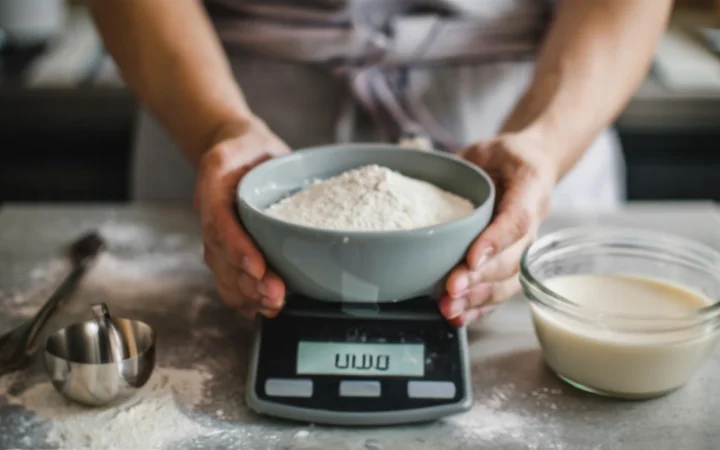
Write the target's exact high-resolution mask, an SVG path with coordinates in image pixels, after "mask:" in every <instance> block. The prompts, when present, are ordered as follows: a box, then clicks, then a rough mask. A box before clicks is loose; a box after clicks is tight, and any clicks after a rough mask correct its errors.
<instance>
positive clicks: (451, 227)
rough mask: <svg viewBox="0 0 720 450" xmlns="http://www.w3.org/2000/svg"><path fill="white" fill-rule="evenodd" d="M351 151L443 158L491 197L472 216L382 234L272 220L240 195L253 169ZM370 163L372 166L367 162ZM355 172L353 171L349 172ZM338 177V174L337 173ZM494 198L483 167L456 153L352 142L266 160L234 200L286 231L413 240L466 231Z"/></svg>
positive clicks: (243, 181) (490, 183) (492, 203)
mask: <svg viewBox="0 0 720 450" xmlns="http://www.w3.org/2000/svg"><path fill="white" fill-rule="evenodd" d="M350 149H352V151H365V150H368V151H369V150H382V149H385V150H387V151H394V152H397V151H399V152H405V153H407V154H422V155H424V157H430V158H442V159H445V160H447V161H451V162H452V163H453V164H459V165H462V166H465V167H466V168H468V169H470V170H472V171H473V172H475V173H476V174H477V175H479V176H480V178H482V179H483V180H484V181H485V183H486V184H487V186H488V195H487V198H486V199H485V201H484V202H482V203H480V204H479V205H476V206H475V207H474V209H473V210H472V212H471V213H470V214H467V215H465V216H463V217H460V218H459V219H453V220H450V221H447V222H442V223H439V224H435V225H429V226H425V227H421V228H411V229H408V230H388V231H379V230H368V231H363V230H336V229H326V228H315V227H310V226H307V225H300V224H295V223H291V222H286V221H284V220H280V219H277V218H275V217H272V216H270V215H268V214H266V213H265V211H263V210H262V209H260V208H257V207H256V206H254V205H251V204H250V203H248V202H247V201H246V200H245V198H244V197H243V196H242V195H240V192H241V191H242V190H243V188H245V187H247V186H246V185H245V183H246V180H247V176H248V175H249V174H250V173H252V171H253V170H256V169H259V168H261V167H267V166H268V165H272V164H281V163H283V162H285V161H287V160H288V159H292V158H295V159H299V158H302V157H303V156H304V155H307V154H309V153H332V152H335V151H341V150H342V151H348V150H350ZM368 164H369V163H368ZM349 170H352V169H349ZM338 175H339V174H338ZM453 194H455V195H459V194H457V193H454V192H453ZM495 195H496V187H495V183H494V182H493V180H492V178H491V177H490V175H488V174H487V172H485V171H484V170H482V169H481V168H480V167H478V166H476V165H474V164H471V163H469V162H467V161H465V160H463V159H461V158H459V157H457V156H456V155H455V154H452V153H445V152H440V151H425V150H418V149H417V148H413V147H408V146H402V145H397V144H383V143H367V144H366V143H358V142H353V143H350V144H330V145H321V146H315V147H306V148H299V149H297V150H294V151H293V152H292V153H290V154H289V155H284V156H280V157H277V158H272V159H269V160H267V161H264V162H262V163H261V164H259V165H257V166H256V167H254V168H253V169H252V170H250V172H248V173H247V174H246V175H245V176H244V177H243V178H242V179H241V180H240V182H239V183H238V185H237V186H236V188H235V197H236V201H237V204H238V206H240V205H242V206H243V207H244V208H245V209H246V210H250V211H252V212H254V213H256V214H259V215H261V216H262V217H263V219H264V220H267V221H269V222H271V223H273V224H274V225H275V226H278V227H281V228H285V229H292V230H294V231H302V232H305V233H312V234H323V235H326V236H329V237H336V238H356V239H357V238H381V237H389V236H392V237H393V238H412V237H426V236H428V235H432V234H434V233H435V232H438V231H442V232H452V231H455V230H459V229H461V228H463V227H464V226H466V225H468V224H470V223H472V222H474V220H475V219H476V218H477V216H480V215H483V214H485V212H486V210H487V208H488V205H490V208H494V205H495Z"/></svg>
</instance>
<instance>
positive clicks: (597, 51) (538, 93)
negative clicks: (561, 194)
mask: <svg viewBox="0 0 720 450" xmlns="http://www.w3.org/2000/svg"><path fill="white" fill-rule="evenodd" d="M671 5H672V1H671V0H652V1H647V0H591V1H588V0H559V1H558V10H557V15H556V19H555V22H554V24H553V25H552V27H551V30H550V32H549V35H548V37H547V39H546V41H545V42H544V44H543V47H542V48H541V51H540V53H539V55H538V61H537V67H536V72H535V76H534V79H533V81H532V83H531V85H530V87H529V89H528V90H527V92H526V93H525V95H524V96H523V97H522V99H521V100H520V102H519V103H518V105H517V106H516V108H515V109H514V111H513V112H512V113H511V114H510V116H509V117H508V119H507V120H506V122H505V124H504V127H503V131H506V132H518V131H529V132H530V133H532V134H533V135H534V136H537V137H539V140H540V142H541V143H542V145H543V147H544V148H543V151H545V152H548V153H549V154H550V155H551V156H552V158H553V160H554V161H555V162H556V168H557V174H556V176H557V178H561V177H562V176H563V175H564V174H565V173H566V172H567V171H568V170H569V169H570V168H571V167H572V166H573V165H574V164H575V162H576V161H577V160H578V159H579V158H580V157H581V156H582V154H583V152H584V151H585V150H586V149H587V148H588V147H589V146H590V144H591V143H592V141H593V140H594V139H595V138H596V136H597V135H598V134H599V133H600V132H601V131H602V130H603V129H604V128H606V127H607V126H609V125H610V124H611V123H612V122H613V121H614V120H615V118H616V117H617V115H618V114H619V113H620V112H621V111H622V109H623V108H624V106H625V104H626V103H627V102H628V100H629V99H630V97H631V96H632V94H633V92H634V91H635V89H636V88H637V86H638V85H639V84H640V82H641V81H642V80H643V79H644V77H645V75H646V74H647V71H648V68H649V65H650V62H651V61H652V57H653V55H654V49H655V44H656V42H657V40H658V39H659V37H660V36H661V34H662V32H663V30H664V29H665V26H666V22H667V17H668V14H669V11H670V7H671Z"/></svg>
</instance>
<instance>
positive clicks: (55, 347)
mask: <svg viewBox="0 0 720 450" xmlns="http://www.w3.org/2000/svg"><path fill="white" fill-rule="evenodd" d="M92 313H93V316H94V319H93V320H89V321H85V322H80V323H76V324H73V325H70V326H68V327H66V328H63V329H60V330H58V331H56V332H55V333H53V334H52V335H51V336H50V337H48V339H47V340H46V342H45V352H44V360H45V369H46V370H47V372H48V375H49V376H50V380H51V381H52V384H53V386H54V387H55V389H57V390H58V391H59V392H60V393H61V394H63V395H64V396H66V397H68V398H70V399H71V400H74V401H76V402H79V403H82V404H85V405H89V406H100V405H106V404H109V403H113V402H116V401H119V400H122V399H125V398H127V397H130V396H132V395H133V394H134V393H135V392H136V391H137V390H138V389H140V388H141V387H142V386H144V385H145V383H146V382H147V381H148V379H149V378H150V375H151V374H152V372H153V369H154V368H155V332H154V331H153V329H152V328H151V327H150V325H148V324H146V323H144V322H140V321H137V320H130V319H126V318H116V317H111V316H110V313H109V311H108V308H107V305H105V304H104V303H99V304H96V305H93V306H92Z"/></svg>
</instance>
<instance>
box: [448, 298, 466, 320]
mask: <svg viewBox="0 0 720 450" xmlns="http://www.w3.org/2000/svg"><path fill="white" fill-rule="evenodd" d="M467 309H468V299H466V298H454V299H452V302H451V303H450V311H449V314H450V317H449V319H454V318H455V317H457V316H459V315H460V314H462V313H464V312H465V311H466V310H467Z"/></svg>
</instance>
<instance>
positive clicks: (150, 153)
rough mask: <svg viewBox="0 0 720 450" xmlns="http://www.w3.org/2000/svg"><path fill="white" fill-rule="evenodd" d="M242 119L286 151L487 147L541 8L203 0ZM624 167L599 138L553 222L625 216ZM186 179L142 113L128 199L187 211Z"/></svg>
mask: <svg viewBox="0 0 720 450" xmlns="http://www.w3.org/2000/svg"><path fill="white" fill-rule="evenodd" d="M208 5H209V9H210V11H211V16H212V17H213V19H214V22H215V25H216V28H217V30H218V33H219V35H220V37H221V39H222V41H223V43H224V45H225V47H226V50H227V52H228V55H229V57H230V61H231V64H232V67H233V71H234V73H235V77H236V79H237V81H238V83H239V85H240V86H241V88H242V89H243V92H244V93H245V96H246V99H247V101H248V103H249V105H250V107H251V109H252V110H253V111H254V112H255V113H256V114H257V115H258V116H260V117H262V118H263V119H264V120H265V121H266V122H267V123H268V124H269V126H270V127H271V129H273V130H274V132H275V133H277V134H278V135H279V136H280V137H281V138H282V139H284V140H285V141H286V142H287V143H288V144H289V145H290V146H291V147H293V148H303V147H309V146H314V145H323V144H329V143H334V142H349V141H356V142H357V141H364V142H371V141H396V140H398V139H399V138H402V137H404V136H408V135H413V134H423V135H428V136H430V137H431V139H432V140H433V143H434V144H435V146H436V147H438V148H440V149H442V150H446V151H457V150H459V149H460V148H462V147H463V146H465V145H467V144H469V143H471V142H472V141H475V140H479V139H487V138H490V137H492V136H493V135H495V134H496V133H497V132H498V130H499V129H500V127H501V126H502V123H503V121H504V119H505V118H506V117H507V115H508V114H509V113H510V112H511V111H512V109H513V107H514V106H515V104H516V103H517V101H518V100H519V98H520V96H521V95H522V94H523V92H524V91H525V89H526V88H527V86H528V84H529V83H530V81H531V79H532V75H533V70H534V62H533V58H534V55H535V53H536V50H537V47H538V45H539V44H540V42H541V40H542V38H543V36H544V34H545V31H546V29H547V27H548V24H549V20H550V19H551V13H552V4H551V2H549V1H548V2H546V1H541V0H483V1H477V0H425V1H421V0H394V1H390V0H295V1H292V2H290V1H289V0H284V1H283V0H256V1H249V0H248V1H243V0H212V1H209V2H208ZM624 179H625V175H624V162H623V158H622V153H621V151H620V145H619V141H618V139H617V137H616V135H615V133H614V132H613V131H612V130H606V131H604V132H603V133H601V134H600V135H599V136H598V137H597V139H596V140H595V142H594V143H593V144H592V145H591V146H590V148H589V149H588V150H587V152H586V153H585V155H584V157H583V158H582V159H581V160H580V161H579V162H578V164H576V166H575V167H574V168H573V169H572V170H571V172H570V173H568V174H567V175H566V176H565V178H564V179H563V180H562V181H561V182H560V183H559V184H558V186H557V187H556V189H555V192H554V194H553V209H554V210H558V209H589V210H599V209H612V208H615V207H617V206H618V205H620V204H621V203H622V201H623V200H624V198H625V192H624ZM193 185H194V170H193V168H192V167H191V165H190V164H189V163H188V162H187V161H186V160H185V159H184V158H183V156H182V154H181V152H180V151H179V150H178V149H177V148H176V146H175V144H174V143H173V141H172V139H171V138H170V137H169V136H168V135H167V133H166V132H165V131H164V129H163V128H162V127H161V126H159V124H158V123H156V121H155V120H154V119H153V117H152V116H151V115H150V114H148V113H147V112H146V111H141V113H140V117H139V121H138V126H137V131H136V139H135V148H134V160H133V175H132V197H133V199H134V200H137V201H165V202H167V201H179V202H189V201H190V199H191V198H192V192H193Z"/></svg>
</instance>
